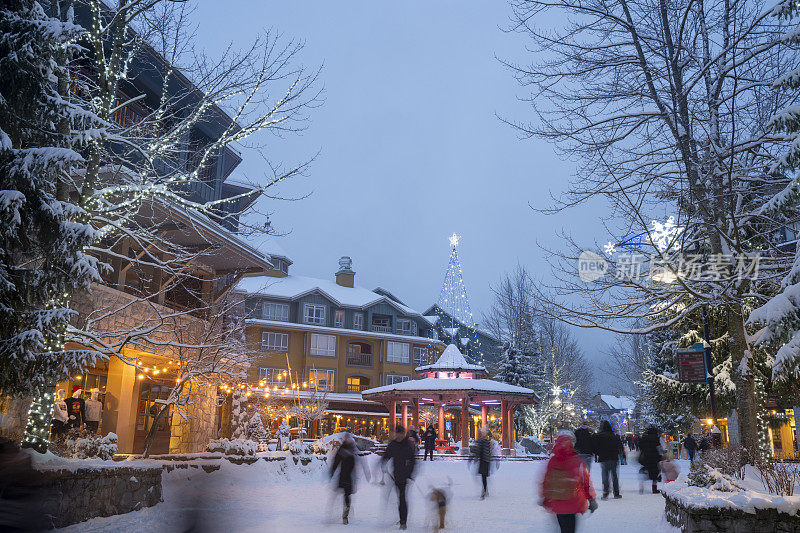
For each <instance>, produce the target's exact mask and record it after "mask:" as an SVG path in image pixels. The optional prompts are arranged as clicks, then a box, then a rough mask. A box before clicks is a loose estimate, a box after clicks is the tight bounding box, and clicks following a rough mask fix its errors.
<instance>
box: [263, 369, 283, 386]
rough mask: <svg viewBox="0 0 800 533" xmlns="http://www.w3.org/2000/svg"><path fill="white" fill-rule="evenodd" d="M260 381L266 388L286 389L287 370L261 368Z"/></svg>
mask: <svg viewBox="0 0 800 533" xmlns="http://www.w3.org/2000/svg"><path fill="white" fill-rule="evenodd" d="M258 381H264V382H265V383H264V385H265V386H269V387H279V388H284V387H285V386H286V369H284V368H265V367H261V368H259V369H258Z"/></svg>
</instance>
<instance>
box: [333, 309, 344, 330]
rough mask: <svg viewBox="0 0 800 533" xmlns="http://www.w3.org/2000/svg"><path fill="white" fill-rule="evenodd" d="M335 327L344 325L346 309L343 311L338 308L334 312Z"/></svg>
mask: <svg viewBox="0 0 800 533" xmlns="http://www.w3.org/2000/svg"><path fill="white" fill-rule="evenodd" d="M333 327H335V328H343V327H344V311H342V310H341V309H338V310H336V311H335V312H334V313H333Z"/></svg>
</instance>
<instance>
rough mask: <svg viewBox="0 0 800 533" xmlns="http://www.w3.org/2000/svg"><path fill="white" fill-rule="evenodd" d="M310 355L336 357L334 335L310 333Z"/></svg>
mask: <svg viewBox="0 0 800 533" xmlns="http://www.w3.org/2000/svg"><path fill="white" fill-rule="evenodd" d="M311 355H324V356H325V357H336V335H321V334H319V333H312V334H311Z"/></svg>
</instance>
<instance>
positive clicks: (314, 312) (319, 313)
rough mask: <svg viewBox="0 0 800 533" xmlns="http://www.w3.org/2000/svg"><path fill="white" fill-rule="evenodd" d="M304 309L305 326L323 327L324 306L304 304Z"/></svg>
mask: <svg viewBox="0 0 800 533" xmlns="http://www.w3.org/2000/svg"><path fill="white" fill-rule="evenodd" d="M304 309H305V311H304V313H303V317H304V318H305V322H306V324H317V325H321V326H324V325H325V306H324V305H314V304H306V305H305V308H304Z"/></svg>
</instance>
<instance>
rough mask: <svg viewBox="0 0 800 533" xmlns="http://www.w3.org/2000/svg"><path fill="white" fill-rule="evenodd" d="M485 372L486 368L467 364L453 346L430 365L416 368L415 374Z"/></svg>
mask: <svg viewBox="0 0 800 533" xmlns="http://www.w3.org/2000/svg"><path fill="white" fill-rule="evenodd" d="M457 371H462V372H463V371H472V372H486V367H484V366H481V365H473V364H471V363H468V362H467V360H466V359H465V358H464V354H462V353H461V352H460V351H459V349H458V348H457V347H456V345H455V344H451V345H449V346H448V347H447V348H445V350H444V352H442V355H440V356H439V359H437V360H436V362H435V363H433V364H432V365H424V366H418V367H417V372H457Z"/></svg>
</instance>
